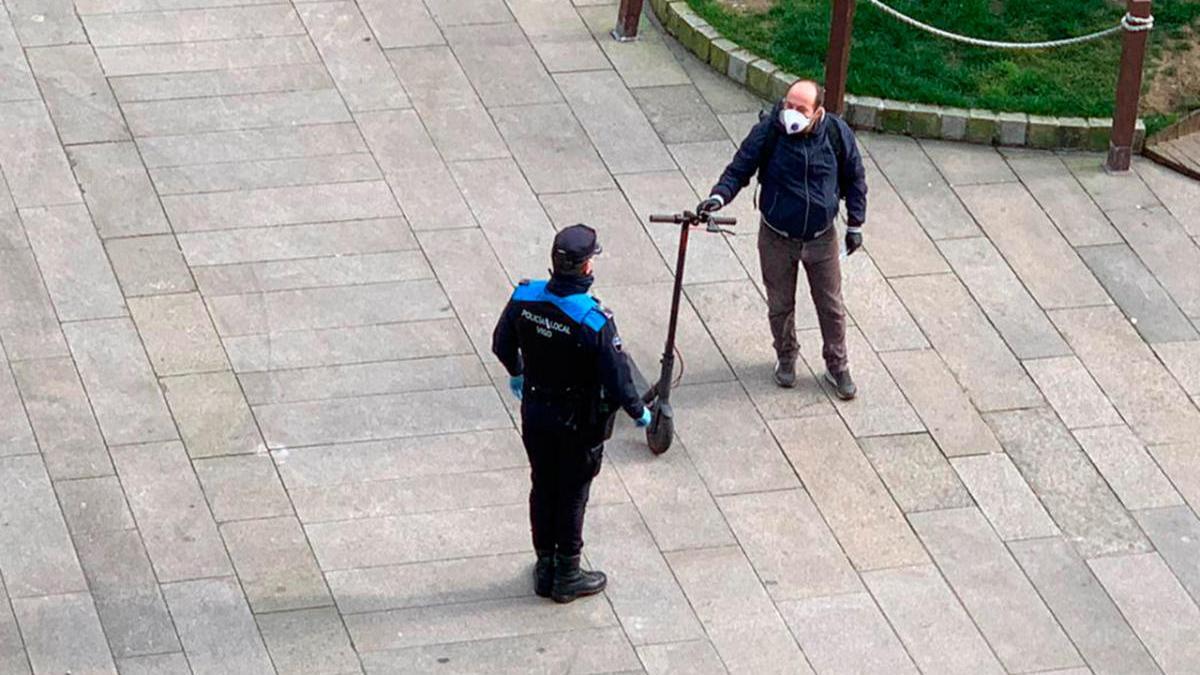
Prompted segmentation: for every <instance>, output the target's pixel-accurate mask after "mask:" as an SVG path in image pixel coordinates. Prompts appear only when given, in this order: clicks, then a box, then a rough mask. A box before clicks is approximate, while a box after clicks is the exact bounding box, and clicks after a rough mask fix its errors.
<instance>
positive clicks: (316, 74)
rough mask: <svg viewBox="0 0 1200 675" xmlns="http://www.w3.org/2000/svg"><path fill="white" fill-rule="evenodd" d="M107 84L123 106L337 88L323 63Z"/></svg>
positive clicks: (119, 80)
mask: <svg viewBox="0 0 1200 675" xmlns="http://www.w3.org/2000/svg"><path fill="white" fill-rule="evenodd" d="M108 82H109V85H110V86H111V87H112V92H113V95H114V96H116V97H117V100H118V101H120V102H121V103H132V102H135V101H161V100H167V99H173V98H187V97H199V96H236V95H239V94H266V93H269V92H276V91H317V90H320V89H331V88H333V86H334V84H333V78H332V77H330V75H329V73H328V71H326V70H325V67H324V66H323V65H321V64H320V63H298V64H291V65H280V66H262V67H251V68H238V69H223V70H206V71H200V72H191V73H188V72H183V73H162V74H150V75H127V76H123V77H110V78H108Z"/></svg>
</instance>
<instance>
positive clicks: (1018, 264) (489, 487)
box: [0, 0, 1200, 675]
mask: <svg viewBox="0 0 1200 675" xmlns="http://www.w3.org/2000/svg"><path fill="white" fill-rule="evenodd" d="M5 7H6V10H7V11H6V12H0V479H2V481H0V482H3V483H4V486H3V487H0V671H3V672H4V673H5V675H7V673H10V672H11V673H43V672H67V671H69V672H102V673H112V672H116V670H117V669H119V671H120V672H121V674H122V675H131V674H140V673H154V674H155V675H159V674H167V675H173V674H174V673H239V674H241V673H257V672H262V673H270V672H279V673H293V672H295V673H299V672H317V671H319V672H330V673H363V672H367V673H411V672H434V671H437V672H447V673H477V672H481V671H486V672H498V673H528V672H573V673H618V672H620V673H660V672H689V673H692V672H694V673H707V672H718V673H726V672H753V673H761V672H776V671H779V672H811V671H813V670H815V671H817V672H857V671H861V670H863V669H867V670H879V671H887V672H913V671H914V670H917V669H919V670H920V671H922V672H1003V671H1004V670H1005V666H1007V667H1008V669H1009V670H1011V671H1014V672H1016V671H1019V672H1025V671H1033V670H1039V671H1040V670H1046V669H1058V670H1056V672H1072V673H1079V672H1084V671H1086V670H1087V669H1090V670H1091V671H1094V672H1122V673H1125V672H1157V671H1160V670H1161V671H1164V672H1176V671H1178V672H1187V671H1190V670H1195V669H1196V668H1197V667H1200V665H1197V664H1196V663H1195V657H1196V654H1195V653H1194V652H1195V649H1194V644H1193V643H1194V640H1192V639H1191V636H1192V635H1193V634H1194V633H1197V632H1200V623H1197V622H1198V621H1200V605H1198V604H1197V603H1198V602H1200V596H1198V593H1200V590H1198V588H1200V576H1198V575H1197V570H1196V567H1195V564H1194V560H1195V558H1196V556H1197V551H1196V544H1195V541H1196V539H1197V537H1198V536H1200V531H1198V527H1200V526H1198V525H1197V521H1196V517H1195V511H1196V509H1197V508H1200V471H1198V470H1197V466H1200V463H1198V462H1197V461H1196V459H1197V457H1198V456H1200V455H1198V450H1197V448H1196V446H1195V438H1196V437H1198V436H1200V409H1197V408H1196V405H1197V401H1200V382H1198V380H1197V377H1196V375H1195V368H1194V367H1193V362H1194V361H1198V360H1200V354H1197V352H1196V349H1195V346H1196V345H1197V344H1200V341H1198V340H1197V338H1196V336H1197V335H1200V333H1198V332H1197V330H1198V328H1197V326H1193V325H1191V324H1193V323H1197V322H1200V316H1197V315H1196V314H1195V311H1194V310H1195V307H1194V305H1195V302H1194V301H1195V299H1196V297H1197V292H1198V289H1197V287H1196V281H1195V275H1194V274H1193V273H1192V268H1194V267H1196V266H1197V264H1200V262H1198V261H1200V259H1195V258H1196V255H1194V253H1195V251H1198V250H1200V249H1197V248H1196V246H1197V245H1200V241H1193V239H1194V238H1195V237H1197V236H1200V229H1198V228H1200V225H1198V224H1197V223H1198V222H1200V221H1198V220H1197V211H1196V207H1195V204H1194V203H1195V202H1197V199H1196V197H1197V196H1198V195H1200V188H1197V187H1196V185H1197V184H1196V183H1194V182H1191V181H1188V180H1187V179H1184V178H1181V177H1178V176H1175V175H1174V174H1170V173H1168V172H1165V171H1164V170H1163V169H1160V168H1158V167H1157V166H1154V165H1151V164H1148V163H1145V162H1143V161H1141V159H1140V158H1137V159H1136V160H1135V163H1134V172H1133V173H1130V174H1127V175H1123V176H1115V175H1110V174H1107V173H1105V172H1104V171H1103V170H1102V169H1101V168H1100V165H1101V160H1102V158H1101V157H1100V156H1099V155H1093V154H1079V153H1065V154H1054V153H1047V152H1039V151H1030V150H1024V149H1010V148H987V147H981V146H960V145H957V144H954V143H947V142H928V141H915V140H913V139H907V138H902V137H888V136H882V135H877V134H872V133H864V134H861V137H860V139H859V141H860V145H861V146H862V148H861V149H862V150H863V155H864V158H865V159H866V172H867V181H868V183H869V186H870V200H869V201H870V206H869V210H868V223H867V227H866V232H867V235H866V237H867V238H866V249H865V250H866V251H867V252H865V253H860V254H857V255H855V256H853V257H851V258H849V259H848V260H846V261H845V262H844V264H843V269H844V275H845V278H844V284H843V285H844V289H845V296H846V303H847V308H848V313H849V316H848V325H849V331H848V333H849V351H850V361H851V367H852V370H853V372H854V373H855V376H856V378H857V380H858V383H859V386H860V395H859V397H858V399H857V400H855V401H853V402H842V401H837V402H835V401H834V400H833V396H832V392H831V390H830V389H829V387H828V386H826V385H824V384H822V382H821V381H820V379H819V378H818V377H816V375H818V374H820V373H822V372H823V370H824V364H823V363H821V362H820V357H819V345H820V342H821V339H820V336H819V331H817V330H816V329H817V321H816V316H815V312H814V311H813V308H812V304H811V302H810V301H809V298H808V289H807V281H806V280H804V279H801V281H800V284H799V286H800V288H799V289H798V296H800V297H798V310H799V311H798V315H797V323H798V329H799V331H800V337H801V341H802V343H803V354H804V356H805V358H806V359H807V361H806V362H805V363H804V367H803V368H801V373H800V378H799V382H798V386H797V387H796V388H794V389H782V388H779V387H777V386H776V385H775V384H774V383H773V381H772V377H771V369H772V367H773V364H774V354H773V353H772V351H771V348H770V339H769V331H768V329H767V325H766V323H767V322H766V308H765V302H764V299H763V298H764V293H763V288H762V285H761V273H760V270H759V261H758V252H757V250H756V249H757V237H756V236H755V235H756V231H757V229H758V219H759V217H758V214H757V212H756V208H755V205H754V199H753V193H754V186H749V187H748V188H747V190H746V194H745V195H743V196H742V197H741V198H740V199H739V200H737V201H735V202H734V203H733V204H731V205H729V207H728V208H727V209H726V210H725V211H724V214H725V215H732V216H736V217H737V218H738V219H739V226H738V227H737V228H736V229H737V230H738V232H739V233H740V234H739V236H728V237H727V236H712V235H709V234H706V233H705V234H701V233H699V232H697V233H695V234H696V236H694V237H692V239H691V248H690V251H689V256H688V260H687V263H688V265H687V274H686V279H685V280H684V281H685V285H684V296H683V298H682V306H681V314H680V327H679V328H680V331H679V340H678V348H679V351H680V357H679V361H678V363H677V365H678V370H677V375H678V376H680V382H679V386H678V388H677V389H676V402H675V403H676V410H677V412H678V414H679V416H678V418H677V421H678V423H679V425H678V428H677V431H678V437H677V438H676V439H675V441H674V444H673V447H672V448H671V450H670V451H669V452H667V453H666V454H664V455H661V456H654V455H652V454H651V453H649V452H648V451H647V450H646V447H645V438H644V432H643V431H641V430H638V429H635V428H634V427H633V425H632V424H630V423H629V422H627V421H626V420H625V419H624V415H621V416H620V419H619V420H617V425H616V428H615V434H614V437H613V438H612V439H611V440H610V441H609V442H608V443H607V444H606V452H605V455H606V457H607V461H606V462H605V463H604V464H605V468H604V470H603V471H602V472H601V473H600V474H599V476H598V477H597V478H596V480H595V481H594V483H593V485H592V489H591V496H590V508H589V513H590V515H589V518H588V521H587V528H586V530H585V533H584V534H585V538H586V540H587V546H586V548H585V550H584V555H585V559H586V560H585V564H586V565H590V566H595V567H598V568H601V569H603V570H605V571H606V572H607V573H608V577H609V587H608V589H607V591H606V593H605V594H604V595H603V596H601V597H598V598H589V599H582V600H580V601H578V602H576V603H574V604H571V605H567V606H559V605H556V604H554V603H551V602H547V601H544V600H543V599H540V598H536V597H534V595H533V594H532V589H531V587H530V567H531V565H532V562H533V560H532V555H531V553H530V551H529V549H530V540H529V526H528V514H527V499H528V465H527V459H526V457H525V451H524V449H523V448H522V446H521V442H520V436H519V434H518V432H517V429H518V427H517V422H518V421H519V407H520V406H519V403H518V402H517V401H516V400H515V399H514V398H513V397H512V396H510V395H509V392H508V390H507V384H506V377H507V376H506V373H505V372H504V370H503V367H502V366H501V365H500V364H499V363H497V362H496V361H495V359H494V358H492V356H491V355H490V349H491V333H492V329H493V327H494V325H495V320H496V315H497V312H498V311H499V309H500V307H501V306H502V305H503V303H504V302H505V301H506V300H507V298H508V296H509V295H510V294H511V291H512V287H513V284H514V283H515V282H516V281H517V280H519V279H520V278H522V277H525V276H540V275H541V274H543V272H544V270H545V268H546V266H547V264H548V260H547V257H546V253H547V248H549V244H550V239H551V238H552V237H553V236H554V232H555V231H556V230H557V229H559V228H561V227H564V226H566V225H568V224H572V223H575V222H585V223H589V224H591V225H594V226H595V227H597V229H598V230H599V231H600V234H601V238H602V240H603V241H604V244H605V248H606V255H605V256H603V257H601V258H600V259H599V260H598V261H597V270H596V271H597V281H598V283H597V285H596V287H595V291H596V293H597V294H598V296H599V297H600V298H603V301H604V303H605V305H606V306H607V307H610V308H611V309H612V310H613V312H614V313H615V315H616V317H617V319H616V321H617V323H618V324H619V325H620V327H621V331H622V336H623V338H624V343H625V345H626V347H627V353H628V354H630V355H631V356H632V357H633V358H634V359H635V360H636V361H637V364H638V365H639V366H640V369H641V371H642V373H643V374H645V375H650V376H652V375H653V374H654V372H655V370H656V369H655V366H656V364H657V363H658V359H659V356H660V354H659V349H660V348H661V345H662V339H663V336H664V334H665V331H666V317H667V314H668V305H667V303H668V301H669V297H670V287H671V273H672V270H673V269H674V266H675V262H676V261H675V256H676V245H677V242H678V239H677V237H678V236H679V230H678V228H677V227H668V226H660V225H652V224H650V223H649V222H648V218H647V216H649V215H650V214H653V213H670V212H675V211H679V210H682V209H686V208H691V207H692V206H693V205H694V204H695V203H696V202H697V201H698V200H699V199H700V197H702V196H703V195H705V194H707V192H708V190H709V189H710V187H711V185H712V183H713V182H714V181H715V180H716V178H717V176H718V175H719V174H720V173H721V171H722V170H723V169H724V168H725V166H726V164H727V163H728V162H729V160H730V157H731V156H732V154H733V153H734V151H735V150H736V147H737V144H738V143H740V141H741V140H742V139H743V138H744V136H745V134H746V132H747V131H748V130H749V128H750V127H751V126H752V125H753V124H755V123H756V122H757V119H758V111H759V109H760V108H761V107H762V105H763V104H764V102H763V101H761V100H759V99H758V98H756V97H755V96H753V95H752V94H750V93H749V92H748V91H747V90H746V89H745V88H743V87H741V86H740V85H737V84H735V83H734V82H733V81H732V80H730V79H729V78H727V77H726V76H725V75H724V74H723V73H718V72H716V71H715V70H713V69H712V68H711V67H710V66H709V65H708V64H707V63H704V62H703V61H701V60H699V59H697V58H695V57H694V56H693V55H692V53H691V51H690V50H689V48H688V47H685V46H683V45H681V44H679V43H677V42H675V41H674V40H672V39H670V38H668V37H667V36H666V35H665V34H664V33H663V32H662V29H661V27H660V26H658V25H657V24H656V23H655V22H653V21H652V20H644V21H643V22H642V25H641V32H642V37H641V39H639V40H638V41H635V42H631V43H618V42H616V41H614V40H613V39H612V38H611V37H610V36H609V31H610V29H611V28H612V27H613V25H614V22H615V18H616V11H617V7H616V3H615V2H614V0H574V1H573V2H567V1H566V0H506V1H503V2H502V1H501V0H487V1H486V2H477V1H474V0H424V1H422V0H395V1H384V0H359V1H357V2H349V1H347V0H320V1H319V2H302V3H299V4H295V5H289V4H286V3H284V4H280V3H278V2H274V1H273V0H77V1H76V2H75V3H71V2H68V1H67V0H46V1H41V2H32V0H8V1H7V4H6V5H5ZM85 28H86V29H87V30H86V31H85ZM683 32H685V33H686V32H687V31H686V30H685V31H683ZM738 65H741V67H743V68H744V67H745V64H744V63H741V62H740V61H739V62H738V63H735V70H736V66H738ZM755 72H758V71H755ZM780 77H783V75H782V74H781V75H780ZM1133 319H1137V321H1136V322H1135V321H1133ZM1058 533H1061V534H1058ZM1030 537H1033V538H1030ZM1002 663H1003V664H1004V665H1001V664H1002Z"/></svg>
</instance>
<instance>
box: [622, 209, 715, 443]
mask: <svg viewBox="0 0 1200 675" xmlns="http://www.w3.org/2000/svg"><path fill="white" fill-rule="evenodd" d="M650 222H652V223H674V224H676V225H679V226H680V227H679V255H678V257H677V258H676V259H675V288H674V290H673V291H672V294H671V319H670V322H669V323H668V324H667V345H666V347H665V348H664V349H663V356H662V371H661V372H660V373H659V376H658V382H656V383H654V385H652V386H650V388H649V389H647V390H646V393H645V394H643V395H642V402H643V403H645V404H646V405H647V406H649V407H650V411H651V413H652V415H653V417H652V419H651V421H650V426H648V427H646V444H647V445H649V446H650V451H651V452H653V453H654V454H656V455H661V454H662V453H664V452H666V451H667V449H668V448H670V447H671V441H672V440H673V439H674V437H675V413H674V411H673V410H672V409H671V386H672V384H673V383H672V381H671V378H672V377H673V376H674V374H675V327H676V324H678V322H679V298H680V296H682V295H683V264H684V261H685V260H686V258H687V246H688V234H689V233H690V232H691V229H692V228H693V227H695V226H696V225H701V224H703V225H705V226H706V227H705V231H707V232H714V233H717V234H737V233H736V232H733V231H732V230H727V229H724V228H723V227H721V226H722V225H727V226H730V227H732V226H734V225H737V218H727V217H722V216H715V215H712V214H710V213H692V212H691V211H684V212H683V213H676V214H672V215H653V216H650Z"/></svg>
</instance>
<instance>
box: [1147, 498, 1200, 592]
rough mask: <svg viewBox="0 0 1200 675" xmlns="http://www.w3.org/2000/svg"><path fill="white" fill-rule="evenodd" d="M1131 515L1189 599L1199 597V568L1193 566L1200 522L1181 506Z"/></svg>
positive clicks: (1199, 543) (1199, 539)
mask: <svg viewBox="0 0 1200 675" xmlns="http://www.w3.org/2000/svg"><path fill="white" fill-rule="evenodd" d="M1134 515H1135V517H1136V518H1137V519H1138V523H1139V524H1140V525H1141V526H1142V529H1144V530H1145V531H1146V534H1147V536H1149V537H1150V541H1152V542H1154V545H1155V547H1156V548H1158V551H1159V555H1161V556H1162V557H1163V559H1164V560H1165V561H1166V563H1167V565H1168V566H1169V567H1170V568H1171V570H1172V571H1173V572H1174V573H1175V576H1176V577H1177V578H1178V579H1179V582H1180V583H1182V584H1183V587H1184V588H1185V589H1186V590H1187V592H1188V593H1189V594H1190V595H1191V596H1192V599H1193V600H1196V599H1197V598H1198V597H1200V568H1197V566H1196V564H1195V563H1196V560H1197V557H1196V555H1197V550H1196V549H1197V546H1198V545H1200V537H1198V536H1197V535H1200V520H1197V518H1196V515H1195V514H1194V513H1192V512H1191V511H1190V510H1188V509H1187V508H1186V507H1183V506H1172V507H1167V508H1160V509H1147V510H1144V511H1138V512H1136V513H1135V514H1134Z"/></svg>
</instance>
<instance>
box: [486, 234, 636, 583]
mask: <svg viewBox="0 0 1200 675" xmlns="http://www.w3.org/2000/svg"><path fill="white" fill-rule="evenodd" d="M599 252H600V243H599V241H597V238H596V231H595V230H593V229H592V228H590V227H588V226H587V225H572V226H570V227H568V228H565V229H563V230H562V231H560V232H559V233H558V235H557V236H555V237H554V245H553V249H552V251H551V262H552V264H553V271H552V274H551V277H550V280H549V281H528V280H525V281H522V282H521V283H520V285H518V286H517V288H516V289H515V291H514V292H513V295H512V299H510V300H509V302H508V305H507V306H506V307H505V308H504V314H503V315H502V316H501V317H500V321H499V323H497V324H496V330H495V331H494V332H493V334H492V352H493V353H494V354H495V355H496V356H497V357H498V358H499V359H500V361H501V362H502V363H503V364H504V367H505V368H506V369H507V370H508V374H509V375H510V376H511V377H510V380H509V386H510V388H511V389H512V392H513V394H514V395H515V396H516V397H517V398H518V399H520V400H521V435H522V437H523V439H524V443H525V452H526V453H527V454H528V456H529V464H530V467H531V469H532V471H531V473H532V478H533V488H532V489H531V490H530V491H529V520H530V525H531V529H532V531H533V548H534V550H535V551H536V552H537V564H536V565H535V566H534V590H535V592H536V593H537V594H538V595H540V596H542V597H551V598H553V599H554V600H555V601H556V602H570V601H572V600H574V599H575V598H577V597H579V596H583V595H592V594H594V593H599V592H600V591H602V590H604V586H605V583H606V577H605V576H604V573H603V572H591V571H587V570H583V569H580V567H579V554H580V551H581V550H582V549H583V513H584V509H585V508H586V507H587V500H588V491H589V490H590V488H591V484H592V478H594V477H595V476H596V474H598V473H599V472H600V462H601V457H602V453H603V449H604V441H605V440H607V439H608V437H609V436H610V435H611V433H612V423H613V417H614V415H615V413H616V411H617V409H618V408H624V410H625V412H626V413H628V414H629V416H630V417H632V418H633V419H634V420H636V423H637V425H638V426H639V427H644V426H646V425H648V424H650V411H649V409H647V408H646V407H645V406H644V405H643V404H642V401H641V398H640V397H639V396H638V394H637V391H636V390H635V389H634V386H633V380H632V379H631V376H630V370H629V363H628V361H627V360H626V358H625V354H624V353H623V352H622V351H621V338H620V337H619V336H618V335H617V326H616V324H615V323H614V321H613V315H612V313H611V312H609V311H608V310H607V309H605V308H604V307H602V306H601V305H600V303H599V301H597V300H596V299H595V298H594V297H592V296H591V295H590V294H588V289H589V288H590V287H591V285H592V260H593V257H594V256H595V255H596V254H597V253H599Z"/></svg>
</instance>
